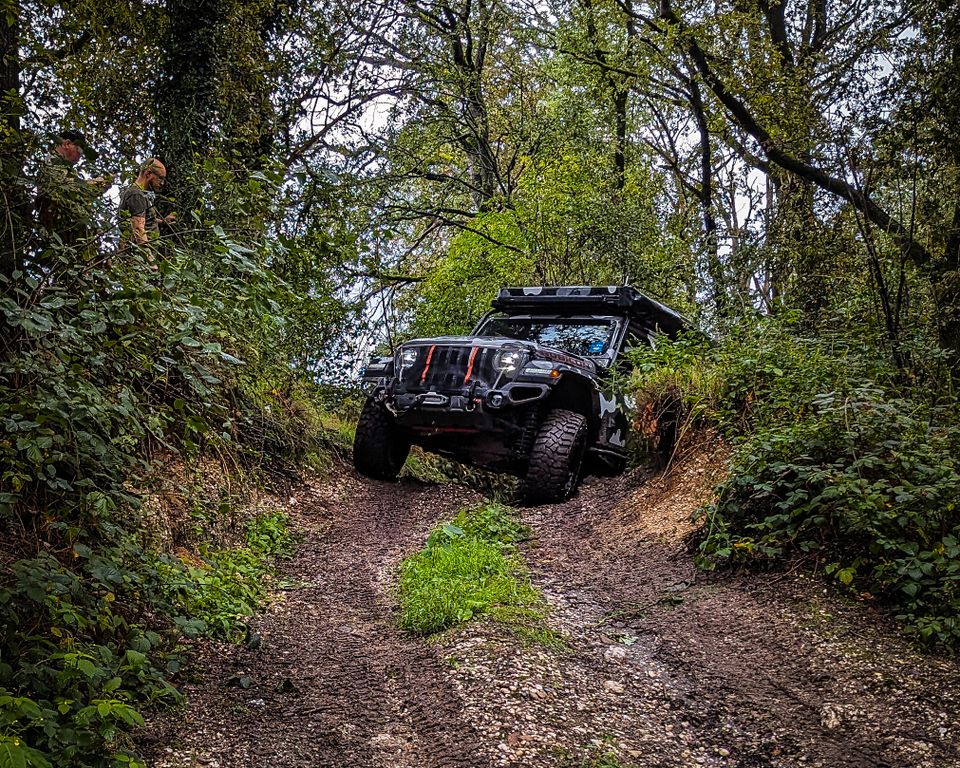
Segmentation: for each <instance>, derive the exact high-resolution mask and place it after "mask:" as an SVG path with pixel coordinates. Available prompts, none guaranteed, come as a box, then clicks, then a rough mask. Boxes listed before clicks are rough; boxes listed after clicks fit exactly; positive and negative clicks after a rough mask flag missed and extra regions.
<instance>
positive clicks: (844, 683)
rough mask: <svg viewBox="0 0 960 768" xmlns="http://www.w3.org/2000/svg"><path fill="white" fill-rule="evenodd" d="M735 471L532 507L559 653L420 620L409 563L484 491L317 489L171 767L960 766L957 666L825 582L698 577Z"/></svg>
mask: <svg viewBox="0 0 960 768" xmlns="http://www.w3.org/2000/svg"><path fill="white" fill-rule="evenodd" d="M722 459H723V457H722V455H711V454H710V453H709V451H700V452H699V453H698V454H697V455H696V456H694V457H692V458H690V459H689V460H687V461H686V462H684V463H683V465H682V466H678V467H676V468H675V469H674V470H673V471H672V472H671V473H670V474H669V475H668V476H667V477H666V478H654V479H651V480H650V481H648V482H646V483H642V482H641V481H640V480H639V479H638V478H630V477H627V478H622V479H618V480H616V481H609V480H605V481H600V480H594V481H591V482H590V483H589V484H588V485H587V486H586V487H585V488H584V489H583V490H582V492H581V493H580V494H579V495H578V497H577V498H576V499H574V500H573V501H571V502H568V503H566V504H563V505H555V506H545V507H538V508H533V509H528V510H524V513H523V514H524V517H525V518H526V521H527V522H528V524H530V526H531V527H532V529H533V532H534V537H533V540H532V541H531V542H530V543H529V544H528V545H527V547H526V556H527V560H528V563H529V564H530V567H531V570H532V572H533V578H534V582H535V583H536V584H537V585H538V586H539V587H540V588H541V589H543V590H544V593H545V594H546V596H547V599H548V601H549V602H550V604H551V617H550V624H551V626H552V627H553V628H554V629H556V630H558V631H559V632H560V633H562V634H563V635H564V636H565V638H566V642H565V644H563V645H562V646H558V647H553V646H551V647H546V646H543V645H538V644H529V643H524V642H521V641H520V640H518V639H517V638H516V637H513V636H511V635H510V634H509V633H506V632H505V631H504V630H502V629H501V628H500V627H498V626H497V625H494V624H491V623H489V622H477V623H474V624H471V625H469V626H467V627H464V628H461V629H459V630H456V631H454V632H451V633H448V634H447V635H445V636H443V637H442V638H440V639H439V640H436V641H431V642H427V641H423V640H418V639H413V638H409V637H406V636H404V635H402V634H401V633H399V632H398V631H397V630H396V628H395V625H394V621H393V612H394V608H395V606H394V601H393V598H392V594H391V590H392V585H393V583H394V576H395V569H396V566H397V564H398V563H399V561H400V560H401V559H402V557H403V556H404V555H405V554H407V553H409V552H411V551H413V550H415V549H417V548H418V547H419V546H421V545H422V543H423V540H424V538H425V536H426V534H427V532H428V531H429V529H430V528H431V527H432V526H433V525H434V524H435V523H436V522H437V521H438V520H441V519H444V518H447V517H449V516H450V515H451V513H452V512H453V511H454V510H456V509H457V508H458V507H459V506H461V505H462V504H463V503H465V502H467V501H470V500H473V499H475V498H476V497H475V495H474V494H473V493H471V492H470V491H467V490H465V489H462V488H459V487H457V486H455V485H441V486H429V485H422V484H419V483H415V482H413V481H402V482H400V483H377V482H373V481H367V480H362V479H360V478H358V477H356V476H354V475H352V474H350V473H346V474H345V475H344V476H342V477H340V478H339V479H336V480H333V481H329V482H327V483H324V484H321V485H317V486H315V487H311V488H307V489H304V490H303V491H302V493H300V494H299V498H298V501H297V503H296V504H295V505H293V506H292V507H291V512H292V513H293V515H294V519H295V521H296V524H297V525H298V526H299V527H300V529H301V531H302V534H303V536H304V542H303V544H302V546H301V547H300V549H299V552H298V554H297V556H296V557H295V559H294V560H293V561H292V562H291V563H289V564H288V567H287V576H288V578H289V580H290V586H289V588H288V589H287V590H285V591H284V592H282V593H281V594H280V596H279V599H278V600H277V602H275V603H274V604H273V605H272V606H271V607H270V609H269V610H268V611H267V613H266V614H265V615H264V616H263V617H262V618H261V619H260V620H259V621H258V623H257V626H256V631H257V633H258V634H259V636H260V638H261V640H260V644H259V646H258V647H256V648H252V649H251V648H245V647H237V646H227V645H223V644H213V645H206V646H203V647H202V648H201V649H200V650H199V653H198V658H197V666H196V670H197V673H198V679H197V680H196V681H194V682H191V683H189V684H188V685H185V686H184V688H185V692H186V693H187V694H188V697H189V703H188V705H187V707H186V709H185V711H183V712H179V713H174V714H173V715H172V716H165V717H162V718H158V719H156V720H155V721H154V722H152V723H151V724H150V727H149V729H148V730H147V731H146V732H145V734H144V736H143V745H144V750H145V751H146V752H148V753H149V756H150V758H151V764H152V765H155V766H163V768H180V767H186V766H221V767H222V768H227V766H230V767H236V768H247V767H248V766H249V767H250V768H252V767H253V766H264V765H270V766H277V767H278V768H281V767H285V766H289V767H290V768H293V767H294V766H296V767H298V768H299V767H301V766H302V767H303V768H308V767H309V768H317V767H320V766H331V767H332V766H340V767H342V768H347V767H350V768H353V767H354V766H356V767H357V768H360V767H361V766H384V767H387V766H389V767H392V766H398V767H404V766H436V768H444V767H445V766H477V767H478V768H479V767H480V766H516V767H517V768H519V767H520V766H530V767H533V766H543V767H544V768H548V767H552V766H557V767H573V766H582V765H606V766H612V765H622V766H638V767H639V766H698V765H711V766H744V767H747V766H824V768H827V767H829V768H834V767H836V766H890V767H891V768H893V767H897V768H899V767H900V766H904V767H906V766H917V767H918V768H919V767H921V766H922V767H923V768H948V767H950V766H960V753H958V751H957V746H956V745H957V744H958V743H960V722H958V720H960V667H958V665H957V664H956V663H955V662H953V661H949V660H941V659H936V658H930V657H923V656H920V655H917V654H916V653H914V652H912V651H911V650H910V649H909V648H908V647H907V646H906V644H904V643H902V642H900V641H898V640H897V639H896V636H895V635H894V634H892V633H891V632H890V629H889V627H886V626H885V625H884V624H883V622H882V621H881V620H880V619H879V618H878V617H877V616H875V615H874V614H873V613H872V612H871V610H870V608H869V606H865V605H859V604H856V605H846V604H843V603H842V601H840V600H838V599H837V598H836V597H834V596H832V595H830V594H826V593H824V590H823V587H822V585H820V584H818V583H817V582H816V581H810V580H807V579H805V578H803V577H801V576H796V575H789V574H786V575H785V574H772V575H762V576H757V575H733V576H720V577H717V576H708V575H705V574H702V573H698V572H696V571H695V569H694V568H693V566H692V564H691V562H690V558H689V555H688V554H687V553H686V550H685V548H684V546H683V542H682V538H683V536H684V535H685V534H686V533H687V532H688V531H689V523H688V522H687V516H688V513H689V511H690V510H691V509H692V508H693V507H695V506H696V505H697V504H698V503H699V502H700V501H702V500H703V499H704V498H706V496H707V495H708V494H709V488H710V487H711V485H712V483H713V481H714V479H715V478H716V476H717V473H718V472H719V471H720V468H721V466H722ZM231 680H232V681H233V682H235V683H236V682H241V680H242V682H243V683H244V684H248V686H249V687H239V686H237V685H227V682H228V681H231ZM604 755H607V757H603V756H604ZM602 760H604V761H605V762H602ZM615 761H618V762H615Z"/></svg>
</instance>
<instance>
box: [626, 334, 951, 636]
mask: <svg viewBox="0 0 960 768" xmlns="http://www.w3.org/2000/svg"><path fill="white" fill-rule="evenodd" d="M873 349H875V347H865V346H864V345H863V344H861V343H859V342H858V341H857V340H856V339H853V338H851V337H850V336H849V335H842V336H839V335H837V336H832V337H818V338H807V337H805V336H803V335H801V334H800V333H798V332H797V330H796V329H794V328H792V327H791V326H790V324H789V323H787V322H783V321H778V320H773V319H767V320H764V321H761V322H758V323H757V325H756V326H755V327H753V328H745V329H740V330H739V331H738V332H737V333H734V334H731V336H730V337H728V338H726V339H724V340H723V341H721V342H719V343H715V344H708V343H706V342H704V341H703V340H695V339H688V340H685V341H682V342H680V343H679V344H673V345H671V344H661V345H658V346H657V347H656V348H655V349H651V350H648V351H641V352H640V353H638V354H637V355H636V357H635V362H636V364H637V370H638V373H637V374H636V379H635V381H636V394H637V396H638V401H639V410H638V413H639V417H638V419H639V420H640V428H641V432H644V434H647V435H648V436H649V435H652V434H656V430H657V428H658V425H657V420H658V419H662V418H663V415H664V414H667V415H668V417H669V418H673V419H675V420H676V423H677V427H676V436H677V437H678V438H679V439H681V440H682V437H683V434H684V432H685V430H689V429H691V428H692V426H693V425H697V424H708V425H710V426H712V427H713V428H714V429H717V430H718V431H719V432H720V433H721V434H722V435H723V436H725V437H726V438H727V439H728V440H730V441H731V442H732V443H733V445H734V454H733V458H732V462H731V471H730V473H729V476H728V478H727V479H726V480H725V481H724V482H723V483H722V484H721V485H720V486H719V488H718V489H717V494H716V501H715V502H714V503H713V504H711V505H709V506H708V507H706V508H705V509H703V510H701V511H700V513H699V516H700V519H701V520H703V522H704V528H703V539H702V541H701V543H700V547H699V554H698V562H699V564H700V565H701V566H702V567H705V568H714V567H717V566H718V565H722V564H724V563H729V564H748V563H752V564H764V563H772V562H776V561H778V560H781V559H783V558H786V557H795V556H797V555H801V556H809V557H811V558H812V561H813V562H817V563H820V564H823V565H824V570H825V572H826V573H827V574H829V576H830V577H831V578H832V579H834V580H835V583H836V584H837V586H838V587H839V588H841V589H843V590H846V591H849V592H850V593H851V594H855V595H857V596H859V597H861V598H862V599H871V600H877V601H879V602H880V603H881V604H884V605H886V606H887V607H888V608H889V610H890V611H891V612H892V613H893V614H894V615H895V616H896V617H897V618H898V619H899V620H900V621H902V622H903V624H904V626H905V628H906V630H907V631H908V632H909V633H911V634H913V635H914V636H916V637H917V638H918V639H920V640H921V641H922V642H924V643H926V644H928V645H932V646H939V647H942V648H945V649H952V648H956V647H957V646H958V644H960V619H958V618H957V617H958V616H960V465H958V460H957V456H960V415H958V413H957V412H956V409H955V406H953V407H951V406H947V405H941V401H942V402H943V403H950V402H953V400H952V399H951V397H950V396H949V392H948V391H947V388H948V387H949V379H946V380H944V379H943V378H939V379H938V378H937V377H936V376H934V375H929V374H924V371H936V370H937V366H936V358H937V354H938V353H937V351H936V350H935V349H932V348H928V349H926V350H922V349H920V348H917V349H915V350H914V351H913V358H912V360H913V364H914V368H913V374H912V375H913V376H914V378H913V379H907V380H905V372H904V371H903V370H897V369H896V368H895V367H894V366H893V365H892V364H891V362H890V361H888V360H886V359H884V358H882V357H880V356H878V354H877V353H876V352H874V351H867V350H873ZM938 393H940V395H942V397H939V396H938ZM645 419H646V421H644V420H645ZM651 425H653V428H651ZM658 436H659V435H658ZM673 450H675V449H673Z"/></svg>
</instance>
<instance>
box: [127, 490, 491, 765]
mask: <svg viewBox="0 0 960 768" xmlns="http://www.w3.org/2000/svg"><path fill="white" fill-rule="evenodd" d="M466 493H467V492H463V491H460V490H459V489H455V490H453V492H451V489H450V488H449V487H444V488H439V487H425V486H422V485H419V484H415V483H402V484H400V485H397V484H385V483H377V482H373V481H360V480H358V479H357V478H355V477H353V476H347V477H346V478H345V479H344V480H343V482H342V483H339V484H337V485H333V486H323V487H321V488H317V489H314V490H313V492H312V493H305V494H303V496H302V498H301V500H300V502H299V503H298V504H297V505H296V506H295V507H294V509H295V510H297V511H296V512H295V516H296V520H295V522H296V523H297V524H298V527H299V528H300V530H301V532H302V533H303V534H304V537H305V538H304V541H303V542H302V543H301V545H300V547H299V548H298V553H297V555H296V556H295V558H294V559H293V560H292V561H291V562H290V563H289V564H287V567H286V568H285V571H286V573H285V576H286V578H287V579H288V580H289V581H290V583H291V584H292V587H291V588H290V589H289V590H288V591H286V592H284V593H283V596H282V598H281V599H280V600H279V601H278V602H276V603H275V604H273V605H272V606H271V607H270V608H269V610H268V611H267V613H266V614H265V615H264V616H263V617H262V618H261V619H260V620H259V621H258V622H256V625H255V631H256V633H257V635H258V636H259V642H260V646H259V648H257V649H256V650H249V649H247V648H245V647H241V646H234V645H228V644H225V643H216V644H204V645H202V646H201V650H200V651H199V656H198V658H197V659H196V661H195V665H194V666H195V668H196V669H197V670H198V672H199V673H200V674H201V675H202V676H203V680H202V681H199V682H196V683H191V684H188V685H186V686H184V692H185V693H186V694H187V697H188V703H187V706H186V711H185V712H184V713H181V714H180V715H179V716H177V715H174V716H168V717H163V718H160V719H159V720H158V721H157V722H155V723H154V724H153V725H152V726H151V728H150V730H149V731H148V733H147V735H146V736H145V738H144V743H145V744H146V745H147V746H146V749H147V752H148V753H149V754H148V757H149V758H152V759H151V764H152V765H156V766H159V767H160V768H168V767H169V768H173V767H174V766H176V767H177V768H179V767H180V766H183V767H186V766H194V765H219V766H221V767H222V768H227V767H228V766H229V768H247V767H249V768H253V767H254V766H257V768H259V767H260V766H263V765H270V766H272V767H275V768H300V767H301V766H302V767H303V768H327V767H328V766H329V768H343V767H344V766H351V768H353V767H356V768H363V767H364V766H397V767H398V768H402V767H404V766H411V767H412V766H418V767H419V766H427V767H433V768H448V767H449V768H454V767H455V766H469V767H470V768H474V767H475V766H482V765H483V763H482V762H478V754H480V753H481V750H480V748H479V745H478V743H477V739H476V736H475V733H474V731H473V729H472V727H471V725H470V724H469V723H468V722H466V721H464V719H463V717H462V709H463V707H462V704H461V702H460V699H459V697H458V696H457V694H456V692H455V691H454V690H453V688H452V687H451V685H450V683H449V682H448V681H447V680H446V678H445V675H444V669H443V666H442V662H441V661H440V660H439V659H438V657H437V654H436V652H435V650H434V649H433V648H432V647H431V646H429V645H428V644H426V643H424V642H422V641H419V640H416V639H411V638H407V637H405V636H403V635H402V634H401V633H399V631H398V630H397V629H396V628H395V623H394V617H393V610H394V606H393V604H392V600H391V598H390V590H391V586H392V579H393V572H394V570H395V567H396V565H397V564H398V562H399V561H400V559H402V557H403V556H404V555H405V554H407V553H408V552H409V551H412V550H415V549H416V548H418V547H420V546H422V544H423V541H424V538H425V536H426V533H427V531H428V530H429V528H430V527H431V526H432V525H433V524H434V523H435V522H436V518H437V517H439V516H442V515H443V514H445V513H446V514H449V513H450V512H452V511H453V510H454V509H455V508H456V505H457V498H458V497H461V496H464V495H465V494H466ZM240 679H245V681H248V684H249V687H246V688H240V687H227V686H226V685H225V682H226V681H228V680H233V681H237V680H240Z"/></svg>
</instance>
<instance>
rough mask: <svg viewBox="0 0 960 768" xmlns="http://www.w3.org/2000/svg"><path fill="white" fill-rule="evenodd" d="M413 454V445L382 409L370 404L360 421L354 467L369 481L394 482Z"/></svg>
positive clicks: (354, 452)
mask: <svg viewBox="0 0 960 768" xmlns="http://www.w3.org/2000/svg"><path fill="white" fill-rule="evenodd" d="M409 454H410V441H409V440H408V439H407V437H406V435H404V433H403V431H402V430H401V429H399V428H398V427H397V425H396V423H395V422H394V419H393V416H392V415H391V414H390V413H389V411H387V409H386V408H384V407H383V406H382V405H380V404H378V403H375V402H373V400H367V402H366V403H365V404H364V406H363V410H362V411H361V412H360V419H359V420H358V421H357V434H356V437H355V438H354V440H353V466H355V467H356V468H357V471H358V472H360V474H362V475H366V476H367V477H372V478H375V479H377V480H393V479H394V478H395V477H396V476H397V475H399V474H400V470H401V469H402V468H403V463H404V462H405V461H406V460H407V456H408V455H409Z"/></svg>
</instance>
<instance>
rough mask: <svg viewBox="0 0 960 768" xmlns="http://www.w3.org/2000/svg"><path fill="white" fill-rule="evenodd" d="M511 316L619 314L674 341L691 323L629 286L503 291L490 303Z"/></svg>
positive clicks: (534, 288)
mask: <svg viewBox="0 0 960 768" xmlns="http://www.w3.org/2000/svg"><path fill="white" fill-rule="evenodd" d="M491 305H492V306H493V308H494V309H496V310H499V311H501V312H504V313H506V314H508V315H521V314H533V313H535V314H541V315H542V314H543V313H550V314H558V315H568V316H569V315H575V314H586V315H600V316H603V315H606V316H610V315H616V316H620V317H624V316H625V317H629V318H630V319H631V320H632V321H634V322H636V323H638V324H640V325H642V326H643V327H645V328H646V329H648V330H649V331H660V332H661V333H664V334H666V335H667V336H669V337H670V338H675V337H676V336H677V334H679V333H680V332H681V331H684V330H689V329H690V328H691V327H692V324H691V323H690V321H689V320H687V319H686V318H685V317H684V316H683V315H681V314H680V313H679V312H677V311H676V310H674V309H671V308H670V307H668V306H667V305H666V304H661V303H660V302H659V301H657V300H656V299H653V298H650V297H649V296H647V295H646V294H644V293H641V292H640V291H638V290H637V289H636V288H634V287H632V286H629V285H593V286H591V285H558V286H544V285H541V286H529V287H516V288H512V287H507V288H501V289H500V293H499V295H498V296H497V298H496V299H494V300H493V302H491Z"/></svg>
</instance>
